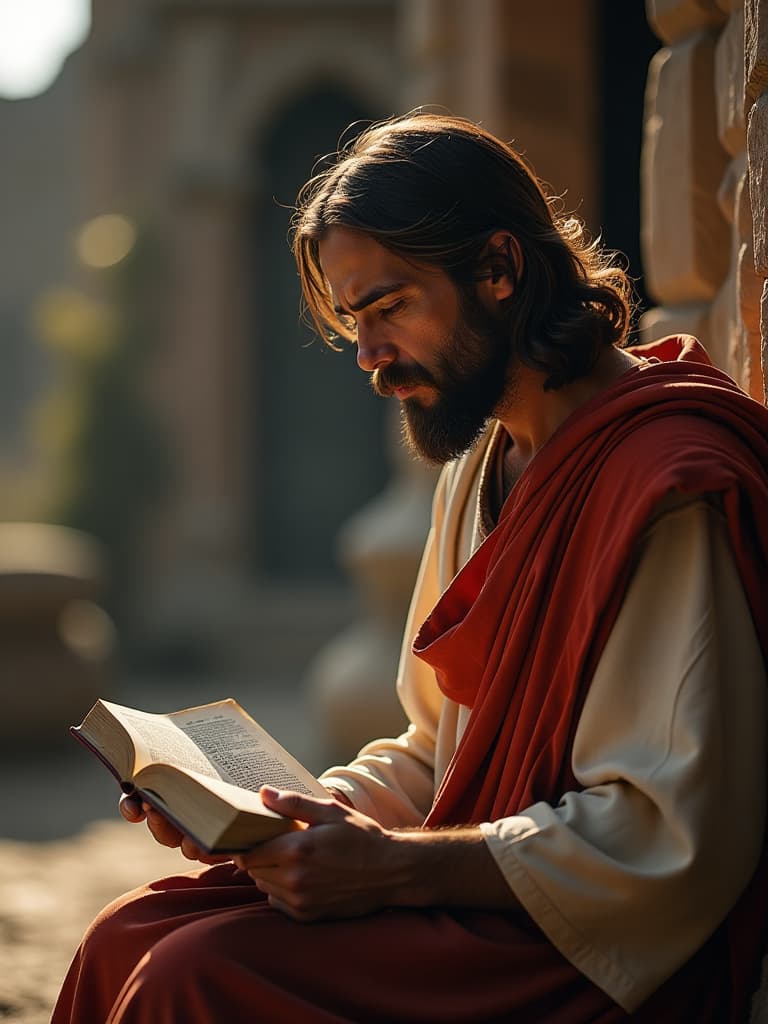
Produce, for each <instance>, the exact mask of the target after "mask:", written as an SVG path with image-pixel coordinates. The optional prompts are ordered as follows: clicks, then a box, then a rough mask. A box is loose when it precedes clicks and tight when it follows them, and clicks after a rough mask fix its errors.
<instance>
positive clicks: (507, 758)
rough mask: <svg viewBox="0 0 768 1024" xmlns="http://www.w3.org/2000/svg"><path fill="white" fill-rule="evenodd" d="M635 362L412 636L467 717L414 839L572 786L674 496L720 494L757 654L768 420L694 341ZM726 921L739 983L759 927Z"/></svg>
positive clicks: (762, 618)
mask: <svg viewBox="0 0 768 1024" xmlns="http://www.w3.org/2000/svg"><path fill="white" fill-rule="evenodd" d="M634 351H635V352H636V353H638V354H639V353H642V354H643V355H645V356H649V357H654V359H655V360H660V361H652V362H651V363H650V365H647V366H643V367H639V368H636V369H634V370H632V371H630V372H628V373H626V374H625V375H624V376H623V377H621V378H620V379H619V380H618V381H617V382H616V383H614V384H613V385H612V386H611V387H610V388H608V389H607V390H605V391H603V392H602V393H600V394H599V395H597V396H596V397H595V398H593V399H592V400H591V401H589V402H587V403H586V404H585V405H583V406H582V407H580V408H579V409H578V410H576V411H575V412H574V413H573V414H572V415H571V416H570V417H569V418H568V419H567V420H566V421H565V422H564V423H563V424H562V425H561V426H560V427H559V429H558V430H557V431H556V432H555V434H554V435H553V436H552V437H551V438H550V439H549V440H548V441H547V443H546V444H545V445H544V446H543V447H542V448H541V450H540V451H539V452H538V453H537V455H536V458H535V459H534V460H533V461H532V462H531V463H530V464H529V466H528V468H527V469H526V471H525V472H524V473H523V475H522V476H521V478H520V480H519V481H518V483H517V484H516V486H515V488H514V489H513V491H512V492H511V493H510V495H509V497H508V499H507V501H506V503H505V505H504V507H503V509H502V511H501V515H500V517H499V522H498V525H497V527H496V529H495V530H494V531H493V532H492V533H491V534H490V536H489V537H488V538H487V539H486V541H485V542H484V543H483V544H482V546H481V547H480V548H479V549H478V551H477V552H476V553H475V555H474V556H473V557H472V558H471V559H470V560H469V562H468V563H467V564H466V565H465V566H464V568H463V569H462V570H461V571H460V572H459V573H458V575H457V576H456V577H455V579H454V580H453V582H452V583H451V585H450V587H449V588H448V590H447V591H446V592H445V593H444V595H443V596H442V598H441V599H440V600H439V602H438V604H437V605H436V607H435V608H434V610H433V611H432V613H431V614H430V616H429V618H428V619H427V621H426V622H425V623H424V624H423V626H422V627H421V629H420V631H419V633H418V635H417V637H416V640H415V642H414V647H413V649H414V652H415V653H416V654H417V655H418V656H419V657H420V658H422V659H423V660H425V661H426V662H427V663H428V664H430V665H431V666H432V667H433V668H434V670H435V673H436V676H437V679H438V683H439V685H440V688H441V690H442V691H443V693H444V694H445V695H446V696H447V697H449V698H450V699H451V700H454V701H457V702H458V703H461V704H463V705H466V706H467V707H469V708H470V709H471V713H470V715H469V720H468V724H467V726H466V730H465V732H464V735H463V737H462V739H461V742H460V744H459V746H458V749H457V751H456V754H455V756H454V757H453V759H452V762H451V764H450V766H449V768H448V771H447V772H446V775H445V777H444V779H443V781H442V784H441V786H440V788H439V791H438V792H437V794H436V797H435V801H434V804H433V806H432V810H431V812H430V814H429V816H428V817H427V819H426V825H427V826H432V827H436V826H441V825H446V824H450V823H459V822H465V823H476V822H481V821H493V820H496V819H498V818H502V817H505V816H508V815H514V814H517V813H520V812H522V811H523V810H524V809H525V808H526V807H529V806H530V805H531V804H534V803H536V802H537V801H546V802H548V803H550V804H557V803H558V801H559V799H560V798H561V796H562V795H563V794H564V793H565V792H566V791H568V790H578V789H580V788H581V787H580V785H579V783H578V782H577V780H576V779H575V778H574V776H573V773H572V769H571V761H570V754H571V747H572V741H573V736H574V732H575V729H576V725H577V723H578V718H579V713H580V710H581V707H582V705H583V702H584V699H585V696H586V692H587V689H588V687H589V683H590V680H591V678H592V675H593V672H594V669H595V667H596V665H597V662H598V660H599V658H600V655H601V653H602V650H603V648H604V646H605V643H606V640H607V638H608V635H609V634H610V631H611V628H612V626H613V623H614V621H615V619H616V616H617V614H618V611H619V608H620V605H621V602H622V600H623V597H624V593H625V590H626V586H627V582H628V578H629V576H630V574H631V572H632V569H633V566H634V558H635V553H636V550H637V543H638V539H639V537H640V535H641V533H642V532H643V530H644V529H645V527H646V526H647V524H648V522H649V520H650V518H651V515H652V513H653V511H654V509H655V508H656V506H657V505H658V504H659V502H660V501H661V500H662V499H663V498H664V496H665V495H667V494H669V493H670V492H672V491H677V492H680V493H681V494H684V495H697V494H714V495H718V496H719V497H720V499H721V501H722V507H723V510H724V513H725V518H726V522H727V528H728V533H729V536H730V542H731V545H732V549H733V554H734V557H735V561H736V564H737V567H738V570H739V573H740V575H741V579H742V582H743V585H744V589H745V591H746V595H747V599H748V602H749V606H750V609H751V612H752V616H753V619H754V624H755V628H756V631H757V635H758V637H759V641H760V644H761V647H762V650H763V653H764V656H768V602H766V600H765V597H764V590H763V588H764V586H765V580H766V577H767V574H768V477H767V475H766V474H767V473H768V410H766V409H765V408H764V407H763V406H762V405H760V404H759V403H757V402H755V401H753V400H752V399H750V398H748V397H747V396H746V395H745V394H744V393H743V392H742V391H741V389H739V388H738V387H737V385H736V384H735V383H734V382H733V381H732V380H731V379H730V377H728V376H727V375H726V374H725V373H723V372H722V371H720V370H718V369H715V368H714V367H713V366H712V365H711V364H710V362H709V359H708V357H707V356H706V353H705V352H704V350H703V348H702V347H701V346H700V345H699V343H698V342H697V341H696V340H695V339H693V338H691V337H689V336H673V337H670V338H666V339H664V340H663V341H662V342H660V343H656V344H655V345H650V346H644V347H643V348H642V349H635V350H634ZM670 360H671V361H670ZM659 582H660V585H663V581H659ZM761 871H762V869H761ZM759 873H760V872H759ZM754 884H755V885H756V884H757V882H755V883H754ZM744 902H745V901H744V900H742V903H744ZM760 905H761V906H764V903H761V904H760ZM752 909H753V910H754V905H753V908H752ZM736 917H738V920H739V924H738V927H737V928H736V929H734V931H735V933H736V936H737V937H738V938H737V939H734V942H735V943H736V944H738V946H739V948H740V949H742V950H744V956H742V957H740V959H741V960H742V966H741V967H740V968H739V974H740V975H742V974H743V975H745V977H743V978H741V981H739V979H734V982H733V983H734V984H735V985H737V986H738V985H740V984H744V985H748V984H749V983H750V982H749V981H747V980H746V976H749V974H750V971H749V970H747V966H748V965H747V963H746V960H745V957H746V959H749V957H748V956H747V951H748V950H749V949H750V948H751V952H752V956H751V961H752V962H751V963H750V965H749V966H750V968H751V967H752V966H754V959H755V953H756V952H757V950H758V948H759V941H760V940H759V938H758V937H757V934H758V932H759V927H758V925H759V924H760V922H759V920H751V921H747V918H748V917H751V918H755V917H757V914H755V913H753V914H752V915H749V914H748V913H746V908H745V907H744V906H741V905H740V907H739V908H738V914H736ZM733 946H734V943H732V947H733ZM741 997H743V993H742V994H741V996H740V998H741Z"/></svg>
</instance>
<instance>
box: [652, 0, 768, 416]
mask: <svg viewBox="0 0 768 1024" xmlns="http://www.w3.org/2000/svg"><path fill="white" fill-rule="evenodd" d="M646 7H647V14H648V20H649V22H650V24H651V26H652V28H653V30H654V31H655V32H656V34H657V35H658V36H659V38H660V39H661V40H662V41H663V43H664V44H665V45H664V47H663V48H662V49H661V50H659V52H658V53H657V54H656V56H655V57H654V59H653V61H652V62H651V66H650V69H649V74H648V88H647V97H646V122H645V140H644V154H643V166H642V189H643V237H642V242H643V251H644V263H645V268H646V284H647V288H648V292H649V294H650V295H651V297H652V299H653V300H654V301H655V302H656V303H657V306H656V307H655V308H654V309H652V310H651V311H650V312H648V313H647V314H646V315H645V317H644V318H643V322H642V325H641V326H642V329H643V335H644V338H645V340H652V339H653V338H655V337H659V336H661V335H663V334H668V333H673V332H677V331H685V332H689V333H692V334H695V335H697V336H698V337H700V338H701V340H702V341H703V342H704V344H705V345H706V346H707V348H708V349H709V351H710V353H711V355H712V357H713V359H714V361H715V362H716V363H717V364H718V365H719V366H721V367H722V368H723V369H725V370H726V371H727V372H728V373H730V374H731V375H732V376H733V377H734V378H735V379H736V380H737V381H738V382H739V383H740V384H741V385H742V386H743V387H744V388H745V389H746V390H748V391H749V392H750V393H751V394H752V395H753V397H755V398H757V399H759V400H761V401H762V400H763V399H764V397H765V374H766V370H765V358H764V356H763V351H764V348H765V344H766V340H765V339H766V337H768V300H767V299H766V296H768V286H766V282H765V279H766V277H768V246H767V245H766V242H767V238H766V204H767V203H768V181H766V174H765V169H764V164H765V153H766V141H765V139H766V124H767V121H766V118H767V117H768V113H767V112H768V100H767V99H766V96H765V92H764V89H765V86H766V85H768V58H767V55H768V30H767V29H766V21H768V3H766V0H647V5H646ZM761 295H762V308H763V314H762V330H761V313H760V307H761Z"/></svg>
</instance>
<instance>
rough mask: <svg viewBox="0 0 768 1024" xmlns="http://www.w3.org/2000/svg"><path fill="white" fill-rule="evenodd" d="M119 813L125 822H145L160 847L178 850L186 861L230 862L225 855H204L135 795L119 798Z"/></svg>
mask: <svg viewBox="0 0 768 1024" xmlns="http://www.w3.org/2000/svg"><path fill="white" fill-rule="evenodd" d="M119 808H120V813H121V814H122V816H123V817H124V818H125V820H126V821H131V822H140V821H145V820H146V822H147V828H148V829H149V831H150V832H151V833H152V835H153V836H154V838H155V839H156V840H157V842H158V843H160V845H161V846H169V847H171V849H179V850H181V852H182V853H183V855H184V856H185V857H186V858H187V860H197V861H200V863H201V864H221V863H223V862H224V861H228V860H232V858H231V857H230V856H227V855H226V854H212V853H206V852H205V850H201V849H200V847H199V846H198V845H197V844H196V843H194V842H192V840H191V839H190V838H189V836H185V835H184V833H183V832H180V831H179V830H178V829H177V828H176V826H175V825H172V824H171V823H170V821H168V819H167V818H165V817H163V815H162V814H160V812H159V811H156V810H155V809H154V808H153V807H152V806H151V805H150V804H148V803H142V801H141V798H140V797H138V796H136V795H135V794H130V795H123V796H121V797H120V804H119Z"/></svg>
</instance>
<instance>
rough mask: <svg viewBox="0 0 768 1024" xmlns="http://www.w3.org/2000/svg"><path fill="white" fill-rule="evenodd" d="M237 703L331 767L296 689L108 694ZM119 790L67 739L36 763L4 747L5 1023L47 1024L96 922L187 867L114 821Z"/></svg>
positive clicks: (0, 862)
mask: <svg viewBox="0 0 768 1024" xmlns="http://www.w3.org/2000/svg"><path fill="white" fill-rule="evenodd" d="M230 695H231V696H234V697H236V698H237V699H238V700H240V701H241V703H242V704H243V705H244V706H245V707H247V708H248V710H250V711H252V712H253V713H255V714H256V715H257V717H258V718H259V719H260V721H261V722H262V723H263V724H264V725H265V727H266V728H267V729H269V730H270V731H271V732H272V733H273V735H275V736H276V737H277V738H278V739H279V740H280V741H281V742H282V743H283V744H284V745H285V746H287V747H289V748H290V749H291V750H292V751H293V752H294V753H295V754H296V756H297V757H298V758H299V759H300V760H302V761H303V762H304V763H305V764H306V765H307V766H308V767H309V768H310V769H311V770H312V771H315V772H317V771H319V770H320V769H321V767H323V765H324V764H325V760H324V759H323V755H322V754H320V753H319V752H318V749H317V741H316V738H315V737H314V736H313V733H312V729H311V722H310V721H309V716H308V715H307V713H306V711H305V709H304V708H303V705H302V702H301V700H300V698H299V696H298V694H297V692H296V689H295V687H294V686H288V687H284V686H281V685H279V684H277V683H274V682H273V683H272V684H271V685H269V686H268V687H266V688H264V687H260V688H259V691H258V692H254V690H253V685H252V683H249V682H248V681H244V682H238V680H228V681H225V682H222V680H221V679H217V680H212V681H211V682H210V683H208V682H206V681H204V680H200V681H197V683H196V684H195V685H190V684H189V681H186V682H185V683H184V684H183V687H182V686H179V688H178V689H175V688H174V687H170V688H169V687H168V686H167V685H157V684H146V683H143V684H142V685H133V684H130V685H124V686H122V687H121V688H120V690H119V691H118V692H116V693H111V694H108V695H105V696H109V697H110V698H111V699H113V700H116V701H118V702H121V703H125V704H131V705H132V706H134V707H141V708H143V709H145V710H148V711H172V710H175V709H176V708H180V707H185V706H191V705H192V704H197V703H204V702H205V701H207V700H215V699H217V698H219V697H224V696H230ZM118 796H119V790H118V787H117V784H116V783H115V781H114V780H113V779H112V777H111V776H110V775H109V773H108V772H106V771H105V770H104V769H103V768H102V767H101V766H100V765H99V764H98V762H97V761H96V760H95V759H94V758H92V757H91V755H90V754H89V753H88V752H87V751H85V750H84V749H83V748H81V747H80V746H79V745H78V744H77V743H76V742H75V741H74V740H70V739H69V738H68V737H67V738H66V739H65V741H64V743H63V744H60V745H58V746H57V747H55V748H51V749H42V750H36V751H33V750H30V751H29V752H28V754H27V756H22V755H19V754H18V753H16V754H15V755H12V754H11V753H10V752H9V751H7V750H6V751H0V812H1V813H0V1020H8V1021H9V1022H12V1024H47V1022H48V1021H49V1018H50V1012H51V1007H52V1005H53V1002H54V1000H55V998H56V994H57V992H58V989H59V986H60V984H61V981H62V978H63V977H64V974H65V973H66V970H67V967H68V965H69V962H70V960H71V958H72V954H73V952H74V950H75V948H76V946H77V944H78V942H79V940H80V937H81V935H82V933H83V931H84V929H85V928H86V926H87V925H88V922H89V921H90V920H91V918H92V917H93V915H94V914H95V913H96V912H97V911H98V910H99V909H100V908H101V907H102V906H103V905H104V904H105V903H107V902H108V901H109V900H110V899H112V898H113V897H114V896H117V895H119V894H120V893H122V892H125V891H126V890H127V889H130V888H133V887H134V886H136V885H138V884H140V883H142V882H146V881H148V880H150V879H152V878H158V877H162V876H163V875H167V874H172V873H174V872H176V871H178V870H187V869H188V868H189V867H190V866H191V865H190V864H189V862H188V861H186V860H185V859H184V858H183V857H182V856H181V855H180V854H179V853H177V852H176V851H172V850H167V849H164V848H162V847H160V846H158V845H157V844H156V843H155V842H154V841H153V840H152V839H151V837H150V836H149V834H148V833H147V831H146V828H145V826H143V825H130V824H128V823H127V822H124V821H123V820H122V819H121V818H120V817H119V816H118V814H117V799H118Z"/></svg>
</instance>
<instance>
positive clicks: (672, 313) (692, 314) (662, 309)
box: [638, 302, 711, 351]
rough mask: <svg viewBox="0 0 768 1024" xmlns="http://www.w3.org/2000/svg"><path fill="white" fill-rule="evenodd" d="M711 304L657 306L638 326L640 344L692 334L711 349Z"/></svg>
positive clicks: (650, 310) (642, 317) (645, 314)
mask: <svg viewBox="0 0 768 1024" xmlns="http://www.w3.org/2000/svg"><path fill="white" fill-rule="evenodd" d="M709 315H710V304H709V303H708V302H699V303H690V304H688V305H680V306H656V307H654V308H653V309H649V310H648V312H647V313H643V315H642V316H641V317H640V323H639V325H638V328H639V329H638V342H639V344H641V345H647V344H649V343H650V342H652V341H658V340H659V338H665V337H666V336H667V335H668V334H692V335H693V336H694V337H696V338H698V339H699V341H700V342H701V343H702V344H703V345H704V347H705V348H706V349H707V351H709V349H710V344H711V341H710V327H709Z"/></svg>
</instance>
